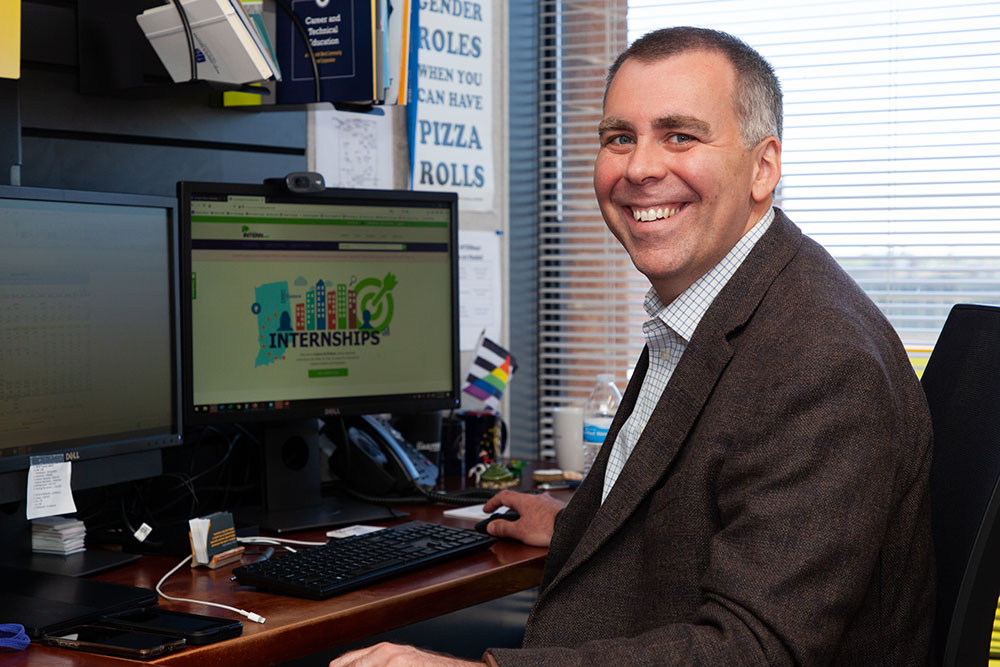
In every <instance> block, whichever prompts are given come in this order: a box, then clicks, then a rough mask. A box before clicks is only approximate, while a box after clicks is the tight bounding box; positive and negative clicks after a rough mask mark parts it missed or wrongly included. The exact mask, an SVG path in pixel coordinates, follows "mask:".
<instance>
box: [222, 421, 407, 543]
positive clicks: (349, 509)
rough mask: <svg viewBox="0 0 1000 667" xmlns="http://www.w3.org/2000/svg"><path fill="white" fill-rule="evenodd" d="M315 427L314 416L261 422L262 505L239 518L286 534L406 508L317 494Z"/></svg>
mask: <svg viewBox="0 0 1000 667" xmlns="http://www.w3.org/2000/svg"><path fill="white" fill-rule="evenodd" d="M319 427H320V422H319V421H318V420H316V419H301V420H288V421H281V422H274V423H269V424H267V425H266V426H265V427H264V447H263V450H264V455H263V459H262V462H261V463H262V468H261V477H262V481H263V487H264V489H263V491H264V507H263V509H262V511H261V513H260V514H259V515H258V517H257V519H256V521H253V520H252V518H251V517H249V516H246V515H244V516H241V517H240V519H241V520H242V521H245V522H248V523H251V522H252V523H257V524H258V525H259V526H260V528H261V530H266V531H271V532H275V533H290V532H294V531H300V530H309V529H312V528H322V527H325V526H346V525H350V524H354V523H363V522H366V521H388V520H392V519H398V518H402V517H405V516H406V513H405V512H400V511H398V510H393V509H392V508H390V507H383V506H381V505H374V504H371V503H366V502H362V501H360V500H355V499H353V498H349V497H341V496H338V497H326V498H324V497H323V496H322V492H321V466H322V465H323V460H322V457H321V456H320V448H319Z"/></svg>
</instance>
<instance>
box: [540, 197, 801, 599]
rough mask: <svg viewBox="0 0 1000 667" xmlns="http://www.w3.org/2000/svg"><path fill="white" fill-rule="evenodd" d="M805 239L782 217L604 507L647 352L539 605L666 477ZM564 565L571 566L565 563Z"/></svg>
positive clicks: (706, 331)
mask: <svg viewBox="0 0 1000 667" xmlns="http://www.w3.org/2000/svg"><path fill="white" fill-rule="evenodd" d="M801 238H802V234H801V232H800V231H799V229H798V228H797V227H795V225H794V224H792V223H791V221H789V220H788V218H786V217H785V215H784V214H783V213H782V212H781V211H780V210H777V209H776V214H775V219H774V222H773V223H772V224H771V227H770V228H769V229H768V231H767V233H765V235H764V236H763V237H761V239H760V241H758V243H757V246H755V248H754V249H753V250H752V251H751V253H750V255H748V256H747V258H746V260H745V261H744V262H743V264H742V265H741V267H740V268H739V269H738V270H737V271H736V273H735V274H734V275H733V277H732V278H731V279H730V281H729V282H728V283H727V284H726V286H725V287H724V288H723V290H722V291H721V292H720V293H719V295H718V296H717V297H716V299H715V301H714V302H713V304H712V305H711V306H710V307H709V309H708V311H706V313H705V315H704V317H703V318H702V320H701V322H700V323H699V325H698V328H697V329H696V331H695V333H694V335H693V336H692V339H691V341H690V343H689V344H688V347H687V349H686V350H685V352H684V355H683V356H682V357H681V361H680V363H679V364H678V366H677V369H676V370H675V371H674V374H673V376H672V377H671V378H670V382H669V383H668V385H667V387H666V389H664V391H663V394H662V396H661V397H660V400H659V402H658V403H657V406H656V409H655V410H654V411H653V414H652V415H651V417H650V419H649V422H648V423H647V424H646V427H645V428H644V429H643V432H642V435H641V436H640V437H639V440H638V442H636V445H635V448H634V449H633V450H632V454H631V455H630V456H629V459H628V461H627V462H626V464H625V468H624V469H623V470H622V473H621V475H620V476H619V478H618V481H617V482H616V483H615V486H614V488H613V489H612V490H611V493H610V494H608V498H607V500H606V501H605V502H604V504H603V505H601V504H600V501H601V494H602V489H603V485H604V472H605V469H606V467H607V461H608V458H609V456H610V452H611V445H610V444H609V443H613V442H614V440H615V438H616V437H617V435H618V431H619V430H621V427H622V425H623V424H624V423H625V420H626V418H627V417H628V415H630V414H631V413H632V410H633V408H634V407H635V401H636V398H637V396H638V393H639V388H640V387H641V385H642V378H643V377H644V376H645V371H646V368H647V367H648V350H644V351H643V354H642V357H641V358H640V363H639V364H638V365H637V367H636V371H635V373H634V374H633V377H632V379H631V381H630V382H629V386H628V389H627V390H626V394H625V396H624V397H623V400H622V406H621V408H619V410H618V413H617V414H616V415H615V419H614V421H613V423H612V427H611V429H609V432H608V438H607V439H606V440H605V445H604V446H603V447H602V448H601V453H600V455H599V457H598V459H597V461H596V462H595V464H594V467H593V468H592V469H591V472H590V474H589V475H588V476H587V478H586V479H585V480H584V483H583V484H581V485H580V488H579V489H578V490H577V492H576V494H574V497H573V500H572V502H571V503H570V504H569V505H568V506H567V508H566V510H564V514H565V516H564V517H562V518H561V520H560V525H559V531H558V533H557V535H555V536H554V537H553V543H552V545H551V548H550V558H551V557H553V556H555V562H553V563H551V565H552V568H551V569H550V567H549V566H548V565H549V564H548V563H547V567H546V577H545V578H546V579H547V580H549V579H550V581H543V587H542V591H541V593H540V596H539V601H541V599H542V597H544V595H545V593H546V591H547V590H549V589H551V587H552V586H555V585H557V584H558V583H559V582H560V581H561V580H562V579H564V578H565V577H566V576H567V575H568V574H570V573H571V572H572V571H573V570H575V569H576V568H577V567H579V566H580V565H581V564H582V563H584V562H585V561H587V560H588V559H589V558H590V557H591V556H593V555H594V553H595V552H597V551H598V550H599V549H600V548H601V546H602V545H603V544H604V543H605V542H607V540H608V539H609V538H610V537H611V536H612V535H613V534H614V533H615V532H616V531H617V530H619V529H620V528H621V526H622V525H623V524H624V523H625V522H626V521H627V520H628V518H629V516H631V515H632V513H633V512H634V511H635V509H636V508H637V507H638V506H639V504H640V503H642V501H643V499H644V498H645V497H646V496H647V495H648V494H649V493H650V492H651V491H652V490H653V489H654V488H655V487H656V486H657V484H658V483H659V481H660V480H661V479H662V477H663V476H664V475H665V474H666V472H667V471H668V469H669V468H670V465H671V463H672V462H673V460H674V457H675V456H676V454H677V452H678V451H679V450H680V448H681V446H682V445H683V444H684V442H685V440H686V439H687V437H688V434H689V433H690V431H691V429H692V427H693V425H694V422H695V420H697V418H698V416H699V415H700V414H701V412H702V410H703V408H704V406H705V403H706V402H707V401H708V399H709V397H710V396H711V394H712V390H713V388H714V387H715V385H716V382H717V381H718V379H719V376H720V375H721V374H722V372H723V371H724V370H725V368H726V365H727V364H728V363H729V359H730V358H731V357H732V346H731V344H730V342H729V340H730V336H732V335H734V332H737V331H738V330H739V329H740V328H742V327H743V326H744V325H745V324H746V322H747V320H749V318H750V317H751V316H752V314H753V312H754V310H756V308H757V305H758V304H759V303H760V300H761V299H762V298H763V297H764V294H765V293H766V292H767V289H768V287H769V286H770V285H771V283H772V282H773V281H774V279H775V277H776V276H777V275H778V273H779V272H780V270H781V268H782V267H784V266H785V265H786V264H787V263H788V262H789V261H790V260H791V258H792V257H793V256H794V254H795V252H796V251H797V249H798V247H799V243H800V242H801ZM574 542H575V543H574ZM562 558H565V563H560V562H559V561H561V560H562Z"/></svg>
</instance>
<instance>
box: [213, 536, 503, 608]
mask: <svg viewBox="0 0 1000 667" xmlns="http://www.w3.org/2000/svg"><path fill="white" fill-rule="evenodd" d="M495 541H496V540H495V539H494V538H492V537H490V536H489V535H483V534H481V533H477V532H475V531H472V530H466V529H464V528H453V527H451V526H440V525H438V524H434V523H426V522H423V521H411V522H409V523H404V524H401V525H398V526H390V527H389V528H384V529H382V530H379V531H375V532H373V533H366V534H364V535H353V536H351V537H343V538H340V539H333V540H330V541H329V542H327V543H326V544H324V545H322V546H318V547H306V548H304V549H301V550H299V551H297V552H296V553H290V554H287V555H284V556H276V557H275V558H272V559H270V560H265V561H261V562H259V563H251V564H250V565H243V566H241V567H237V568H235V569H234V570H233V574H234V575H235V576H236V580H237V581H238V582H239V583H241V584H244V585H248V586H256V587H258V588H261V589H264V590H266V591H269V592H271V593H282V594H284V595H294V596H296V597H303V598H309V599H311V600H323V599H325V598H328V597H331V596H334V595H338V594H340V593H344V592H346V591H349V590H352V589H355V588H361V587H363V586H367V585H368V584H371V583H373V582H375V581H380V580H382V579H388V578H389V577H394V576H396V575H398V574H402V573H403V572H409V571H410V570H415V569H418V568H422V567H427V566H429V565H432V564H434V563H438V562H440V561H443V560H448V559H450V558H455V557H457V556H462V555H465V554H468V553H472V552H474V551H479V550H480V549H485V548H486V547H488V546H489V545H491V544H493V543H494V542H495Z"/></svg>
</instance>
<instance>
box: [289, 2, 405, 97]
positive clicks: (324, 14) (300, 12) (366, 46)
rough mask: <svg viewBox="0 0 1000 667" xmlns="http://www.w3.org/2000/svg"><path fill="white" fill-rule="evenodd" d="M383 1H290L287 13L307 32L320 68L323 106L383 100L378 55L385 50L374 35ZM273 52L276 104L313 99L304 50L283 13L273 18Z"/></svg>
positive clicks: (375, 34)
mask: <svg viewBox="0 0 1000 667" xmlns="http://www.w3.org/2000/svg"><path fill="white" fill-rule="evenodd" d="M385 1H386V0H329V2H328V3H326V4H324V6H322V7H320V6H318V5H317V3H316V0H289V5H291V7H292V10H293V11H294V12H295V14H296V15H297V16H298V17H299V18H300V19H301V20H302V22H303V24H304V25H305V28H306V30H307V31H308V32H309V37H310V41H311V42H312V47H313V52H314V53H315V55H316V64H317V67H318V68H319V78H320V99H321V101H324V102H350V103H358V104H372V103H378V102H382V101H383V100H384V96H385V86H384V85H383V81H382V80H381V79H380V71H379V64H378V63H379V62H380V60H381V58H380V56H379V52H380V49H381V48H382V47H383V46H384V40H383V38H380V37H379V36H378V33H379V31H380V29H382V26H381V25H380V22H379V20H378V17H379V11H380V6H381V5H380V3H382V2H385ZM275 19H276V30H275V32H276V33H277V34H276V35H275V40H274V42H275V48H276V49H277V52H278V66H279V67H280V68H281V73H282V80H281V83H279V84H278V86H277V100H276V102H277V103H278V104H307V103H309V102H315V101H316V92H315V86H314V84H313V81H314V77H313V68H312V62H311V61H310V59H309V52H308V51H307V49H306V46H305V44H304V43H303V41H302V37H301V36H300V35H299V33H298V31H297V30H296V28H295V25H294V23H293V22H292V19H291V18H289V17H288V16H287V15H286V14H285V13H284V12H278V13H277V14H276V15H275Z"/></svg>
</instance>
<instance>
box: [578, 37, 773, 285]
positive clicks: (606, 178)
mask: <svg viewBox="0 0 1000 667" xmlns="http://www.w3.org/2000/svg"><path fill="white" fill-rule="evenodd" d="M735 87H736V72H735V70H734V69H733V66H732V65H731V64H730V63H729V61H728V60H727V59H726V57H725V56H723V55H722V54H720V53H717V52H715V51H701V50H699V51H687V52H683V53H680V54H677V55H675V56H671V57H669V58H666V59H663V60H658V61H654V62H643V61H639V60H635V59H629V60H626V61H625V62H624V63H623V64H622V66H621V68H620V69H619V70H618V72H617V73H616V75H615V78H614V80H613V81H612V83H611V86H610V87H609V88H608V92H607V96H606V99H605V103H604V119H603V120H602V121H601V125H600V128H599V132H600V141H601V147H600V150H599V152H598V154H597V160H596V162H595V164H594V190H595V192H596V193H597V200H598V202H599V203H600V206H601V213H602V214H603V215H604V220H605V222H606V223H607V225H608V228H609V229H610V230H611V232H612V233H613V234H614V235H615V236H616V237H617V238H618V240H619V241H620V242H621V244H622V245H623V246H624V247H625V249H626V250H627V251H628V254H629V256H630V257H631V258H632V262H633V263H634V264H635V266H636V268H637V269H639V271H641V272H642V273H643V274H645V275H646V277H648V278H649V280H650V282H651V283H652V285H653V287H654V288H656V291H657V293H658V294H659V296H660V298H661V299H663V301H664V302H665V303H669V302H671V301H673V299H674V298H676V297H677V295H678V294H680V293H681V292H683V291H684V290H685V289H687V287H688V286H690V285H691V283H693V282H694V281H695V280H697V279H698V278H700V277H701V276H703V275H704V274H705V273H707V272H708V271H709V270H710V269H711V268H712V267H713V266H715V264H717V263H718V262H719V260H721V259H722V258H723V257H724V256H725V255H726V253H727V252H729V250H730V249H731V248H732V247H733V246H734V245H735V244H736V242H737V241H738V240H739V239H740V237H742V236H743V234H745V233H746V232H747V231H748V230H749V229H750V228H751V227H753V225H754V224H755V223H756V222H757V220H759V219H760V218H761V216H763V215H764V213H765V212H766V211H767V208H768V207H769V206H770V192H771V190H772V189H773V188H774V186H775V185H776V184H777V181H778V177H779V176H780V164H779V163H778V162H777V161H778V160H779V159H780V145H779V144H778V142H777V139H773V138H772V139H766V140H764V141H762V142H761V143H759V144H758V145H757V146H756V147H754V148H747V147H746V145H745V144H744V141H743V139H742V137H741V135H740V123H739V118H738V116H737V114H736V108H735V104H734V97H733V95H734V94H735ZM767 156H770V158H768V157H767ZM765 181H766V182H765Z"/></svg>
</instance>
